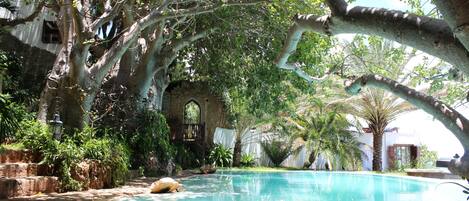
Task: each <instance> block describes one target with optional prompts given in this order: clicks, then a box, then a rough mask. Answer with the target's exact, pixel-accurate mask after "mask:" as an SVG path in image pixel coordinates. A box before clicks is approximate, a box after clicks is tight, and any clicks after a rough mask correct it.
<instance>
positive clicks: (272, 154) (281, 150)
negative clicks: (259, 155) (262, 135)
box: [261, 139, 293, 167]
mask: <svg viewBox="0 0 469 201" xmlns="http://www.w3.org/2000/svg"><path fill="white" fill-rule="evenodd" d="M261 147H262V150H264V153H265V154H266V155H267V157H269V159H270V161H271V162H272V164H273V165H274V166H275V167H279V166H280V164H281V163H282V162H283V161H284V160H285V159H287V158H288V156H290V155H291V154H292V153H293V150H292V146H291V142H289V141H285V140H279V139H269V140H265V141H262V142H261Z"/></svg>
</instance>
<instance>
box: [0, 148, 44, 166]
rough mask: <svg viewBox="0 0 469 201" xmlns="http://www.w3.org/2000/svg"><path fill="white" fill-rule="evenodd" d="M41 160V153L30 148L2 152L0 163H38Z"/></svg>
mask: <svg viewBox="0 0 469 201" xmlns="http://www.w3.org/2000/svg"><path fill="white" fill-rule="evenodd" d="M40 160H41V156H40V154H38V153H33V152H32V151H29V150H5V151H3V152H1V153H0V163H37V162H39V161H40Z"/></svg>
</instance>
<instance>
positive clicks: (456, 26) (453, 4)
mask: <svg viewBox="0 0 469 201" xmlns="http://www.w3.org/2000/svg"><path fill="white" fill-rule="evenodd" d="M435 5H436V6H437V8H438V10H439V11H440V12H441V13H442V14H443V17H444V19H445V21H446V22H447V23H448V25H449V26H450V27H451V29H452V30H453V32H454V34H455V36H456V37H457V38H458V39H459V41H461V43H462V44H464V47H466V49H467V50H469V12H468V11H469V1H467V0H438V1H435Z"/></svg>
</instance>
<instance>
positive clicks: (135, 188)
mask: <svg viewBox="0 0 469 201" xmlns="http://www.w3.org/2000/svg"><path fill="white" fill-rule="evenodd" d="M192 175H193V173H192V172H191V171H183V172H182V173H181V174H179V175H178V176H175V177H174V178H182V177H189V176H192ZM157 179H159V178H157V177H148V178H145V177H143V178H137V179H132V180H130V181H128V182H127V183H126V184H125V185H124V186H121V187H117V188H111V189H90V190H87V191H73V192H66V193H50V194H38V195H34V196H24V197H16V198H12V199H10V200H113V199H116V198H119V197H125V196H134V195H142V194H150V190H149V187H150V185H151V183H153V182H154V181H156V180H157ZM176 180H177V179H176Z"/></svg>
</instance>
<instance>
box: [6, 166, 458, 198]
mask: <svg viewBox="0 0 469 201" xmlns="http://www.w3.org/2000/svg"><path fill="white" fill-rule="evenodd" d="M223 171H231V170H225V169H224V170H222V171H221V172H223ZM243 171H244V172H258V171H251V170H234V172H243ZM260 172H264V173H269V172H276V173H282V172H290V171H288V170H286V171H275V170H273V171H265V170H264V171H260ZM291 172H311V173H314V172H318V173H342V174H361V175H374V176H383V177H395V178H402V179H410V180H417V181H423V182H431V183H440V184H441V183H444V182H456V183H459V184H462V185H467V183H466V181H465V180H462V179H461V180H454V179H435V178H423V177H415V176H407V175H395V174H389V173H375V172H369V171H353V172H351V171H313V170H291ZM195 175H196V174H193V173H192V172H191V171H184V172H183V173H182V174H181V175H178V176H175V177H174V178H176V180H178V179H182V178H188V177H192V176H195ZM157 179H158V178H157V177H148V178H137V179H133V180H130V181H128V182H127V183H126V184H125V185H124V186H121V187H117V188H112V189H90V190H87V191H72V192H66V193H50V194H39V195H34V196H25V197H16V198H12V199H11V200H119V199H122V198H126V197H133V196H136V195H138V196H142V195H143V196H144V195H150V190H149V186H150V185H151V183H153V182H154V181H156V180H157Z"/></svg>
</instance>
